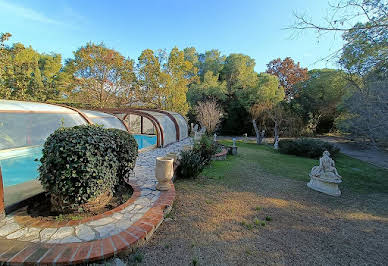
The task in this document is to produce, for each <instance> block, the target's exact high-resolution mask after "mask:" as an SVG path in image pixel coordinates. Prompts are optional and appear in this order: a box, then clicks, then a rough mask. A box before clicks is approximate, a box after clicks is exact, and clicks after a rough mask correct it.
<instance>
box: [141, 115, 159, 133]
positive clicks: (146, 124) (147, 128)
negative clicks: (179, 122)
mask: <svg viewBox="0 0 388 266" xmlns="http://www.w3.org/2000/svg"><path fill="white" fill-rule="evenodd" d="M143 134H147V135H155V134H156V133H155V128H154V125H153V124H152V122H151V120H149V119H148V118H146V117H143Z"/></svg>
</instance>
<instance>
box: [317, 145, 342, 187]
mask: <svg viewBox="0 0 388 266" xmlns="http://www.w3.org/2000/svg"><path fill="white" fill-rule="evenodd" d="M310 177H312V178H318V179H322V180H326V181H334V182H335V181H341V176H340V175H339V174H338V172H337V169H336V168H335V163H334V161H333V159H331V158H330V153H329V152H328V151H324V152H323V156H322V157H321V158H320V159H319V166H314V167H313V169H311V173H310Z"/></svg>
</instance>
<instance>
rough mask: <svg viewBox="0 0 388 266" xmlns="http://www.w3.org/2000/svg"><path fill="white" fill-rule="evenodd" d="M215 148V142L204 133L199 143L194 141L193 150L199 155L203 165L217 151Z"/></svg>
mask: <svg viewBox="0 0 388 266" xmlns="http://www.w3.org/2000/svg"><path fill="white" fill-rule="evenodd" d="M217 149H218V146H217V143H215V142H214V141H213V140H212V138H211V137H208V136H206V135H203V136H202V137H201V139H200V141H199V143H196V144H195V145H194V148H193V150H194V151H197V152H198V153H199V154H200V155H201V158H202V162H203V164H205V165H207V164H209V163H210V161H211V159H212V157H213V155H215V154H216V153H217Z"/></svg>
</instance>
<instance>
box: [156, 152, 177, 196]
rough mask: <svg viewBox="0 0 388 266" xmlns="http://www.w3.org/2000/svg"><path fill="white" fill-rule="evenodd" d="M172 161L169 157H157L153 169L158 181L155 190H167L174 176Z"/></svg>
mask: <svg viewBox="0 0 388 266" xmlns="http://www.w3.org/2000/svg"><path fill="white" fill-rule="evenodd" d="M173 164H174V159H173V158H170V157H157V158H156V167H155V177H156V179H157V180H158V184H157V185H156V188H157V189H158V190H169V189H170V180H171V179H172V176H173V175H174V166H173Z"/></svg>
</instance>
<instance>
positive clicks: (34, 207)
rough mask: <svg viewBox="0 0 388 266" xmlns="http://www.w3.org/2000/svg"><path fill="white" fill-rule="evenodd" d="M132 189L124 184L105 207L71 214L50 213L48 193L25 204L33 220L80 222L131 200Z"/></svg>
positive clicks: (96, 207)
mask: <svg viewBox="0 0 388 266" xmlns="http://www.w3.org/2000/svg"><path fill="white" fill-rule="evenodd" d="M132 194H133V189H132V187H131V186H130V185H128V184H125V185H122V186H120V188H119V189H117V191H116V192H115V194H114V195H113V197H112V198H111V199H110V200H109V202H108V203H107V204H106V205H105V204H104V205H101V206H95V208H93V210H88V211H79V212H72V213H59V212H56V211H52V210H51V209H52V208H51V207H52V206H51V201H50V195H49V194H48V193H41V194H40V195H38V196H37V197H36V198H34V200H33V201H30V202H27V209H26V210H27V214H28V215H30V216H31V217H33V218H34V219H37V220H40V221H47V222H54V221H59V222H66V221H81V220H84V219H88V218H90V217H92V216H96V215H99V214H102V213H105V212H107V211H110V210H113V209H115V208H117V207H118V206H120V205H122V204H124V203H125V202H126V201H128V199H129V198H131V196H132Z"/></svg>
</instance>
